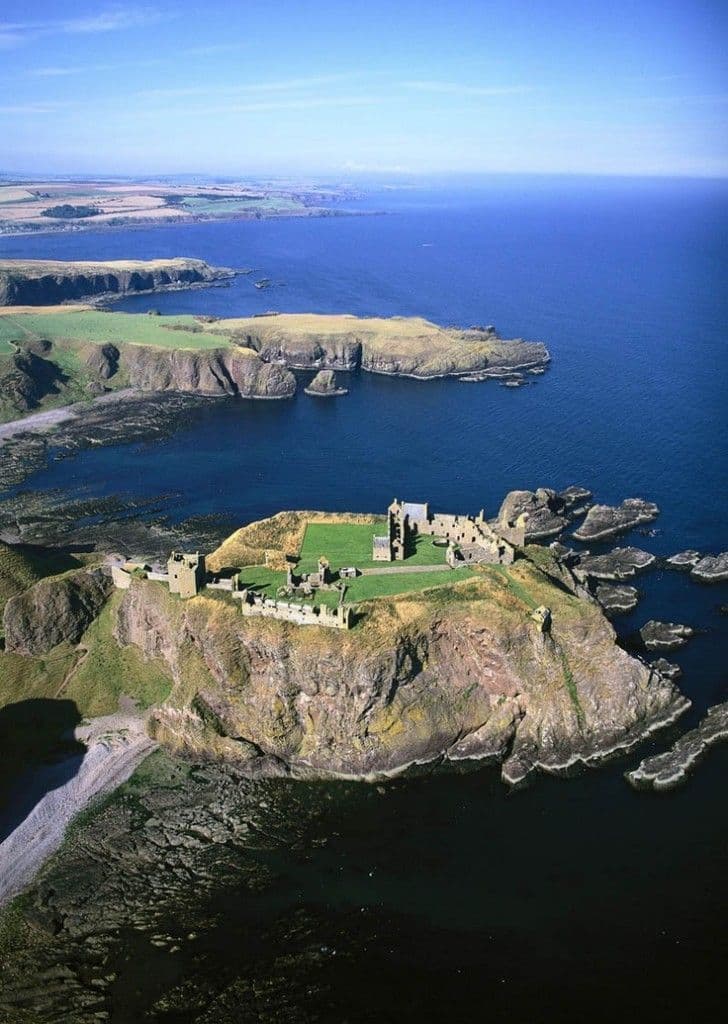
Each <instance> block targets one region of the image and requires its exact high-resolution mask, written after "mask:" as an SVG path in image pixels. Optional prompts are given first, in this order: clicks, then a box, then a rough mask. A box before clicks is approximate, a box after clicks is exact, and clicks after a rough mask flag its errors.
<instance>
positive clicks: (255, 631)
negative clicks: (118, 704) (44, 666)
mask: <svg viewBox="0 0 728 1024" xmlns="http://www.w3.org/2000/svg"><path fill="white" fill-rule="evenodd" d="M304 515H305V516H310V515H311V514H308V513H306V514H286V515H284V516H282V517H276V518H275V519H273V520H266V521H264V522H262V523H259V524H253V525H251V526H250V527H246V528H244V529H243V530H241V531H238V533H237V534H235V535H234V537H233V538H231V539H230V541H228V542H226V544H224V545H223V546H222V547H221V549H220V550H219V552H217V553H214V554H213V555H211V556H210V559H209V567H210V568H211V569H212V570H213V571H218V570H219V569H220V568H222V567H223V566H225V565H229V564H233V560H235V561H237V563H238V564H240V563H241V562H245V561H248V562H249V563H251V564H259V563H260V561H261V552H264V553H265V554H266V557H267V561H268V563H269V564H270V561H271V558H272V557H273V555H274V554H275V552H276V551H277V550H278V551H280V555H281V558H282V559H283V560H285V557H286V552H287V551H288V550H289V548H294V549H295V547H296V543H297V537H298V535H299V533H300V526H301V524H302V523H303V522H304V521H305V520H304V519H303V518H302V517H303V516H304ZM329 518H332V519H334V520H335V519H336V517H329ZM261 545H262V547H261ZM531 551H533V556H530V554H529V553H530V552H531ZM537 563H538V564H537ZM106 595H107V590H106V583H105V582H104V580H103V571H102V570H99V569H86V568H84V569H79V570H74V571H71V572H70V573H67V574H66V575H65V576H62V577H59V578H52V579H50V580H41V581H40V582H38V583H35V584H33V585H32V586H31V587H30V588H29V589H27V590H25V591H23V592H22V593H20V594H18V595H17V596H16V597H13V598H11V599H10V600H9V601H8V603H7V606H6V611H5V633H6V644H7V651H6V653H5V655H3V657H5V658H14V659H18V658H19V657H20V658H22V659H25V660H26V661H27V665H28V670H30V669H31V667H33V671H38V670H39V668H38V662H37V659H39V658H43V657H45V656H46V655H47V654H48V652H49V650H55V649H56V647H57V645H59V644H61V645H63V644H65V645H69V644H71V645H72V644H74V643H77V642H81V643H82V644H83V643H84V640H83V636H84V635H85V631H88V629H89V628H90V625H89V622H90V618H92V617H93V615H94V613H96V614H98V613H99V601H102V602H104V599H105V596H106ZM97 598H98V600H97ZM543 607H546V608H548V609H549V611H550V616H549V617H548V623H547V625H546V626H545V625H544V622H543V617H542V616H537V615H535V614H534V610H535V609H539V608H543ZM73 609H77V610H78V615H77V617H76V618H75V620H74V616H73V614H71V612H72V610H73ZM357 618H358V623H357V625H356V626H355V627H354V628H353V629H351V630H349V631H343V632H342V631H338V630H331V629H324V628H320V627H300V626H296V625H293V624H291V623H287V622H281V621H277V620H271V619H265V620H261V619H249V618H245V617H244V616H241V615H240V611H239V608H238V607H237V606H236V604H235V602H230V601H229V600H225V599H224V598H223V597H221V596H220V595H217V594H214V593H209V594H208V593H207V592H203V593H202V594H200V595H199V596H197V597H195V598H192V599H191V600H189V601H180V600H179V599H178V598H177V597H175V596H174V595H170V594H169V593H168V591H167V588H166V587H165V586H164V585H162V584H158V583H155V582H153V581H148V580H141V579H139V580H137V579H134V580H132V582H131V586H130V587H129V589H128V590H126V591H124V592H123V593H120V592H115V593H114V594H113V595H112V596H111V597H110V598H108V600H106V601H105V603H104V611H103V615H102V616H101V618H97V619H96V620H94V622H101V621H102V619H103V622H104V630H105V633H104V636H105V637H106V639H105V640H104V649H105V650H106V651H107V655H106V657H111V656H112V655H113V658H114V659H116V658H118V657H119V656H121V655H120V654H114V653H113V652H114V651H117V652H122V653H123V652H124V651H125V650H136V652H137V654H136V655H135V657H136V658H137V659H141V664H149V665H150V666H155V671H158V672H159V671H161V672H162V673H163V674H164V675H165V676H167V677H168V678H169V680H170V687H171V692H170V696H169V698H168V699H166V700H164V701H163V702H162V703H161V704H160V705H158V706H156V707H155V708H153V709H152V711H151V714H150V730H151V734H152V736H153V738H154V739H155V740H156V741H157V742H159V743H161V744H162V745H164V746H166V747H167V748H168V749H170V750H173V751H179V752H183V753H185V754H187V755H190V756H196V757H199V756H215V757H221V758H223V759H228V760H230V761H233V762H235V763H236V764H238V765H242V766H245V768H246V770H250V771H252V772H254V773H257V774H259V773H260V772H261V771H262V772H264V773H271V772H272V773H274V774H280V773H289V772H292V773H294V774H297V775H301V776H304V777H311V776H323V777H326V776H328V777H336V776H341V777H348V778H374V777H376V776H383V775H387V774H391V773H396V772H399V771H402V770H403V769H405V768H406V767H408V766H409V765H412V764H415V763H422V762H430V761H433V760H438V759H444V760H451V761H457V760H462V759H471V758H475V759H481V760H486V761H494V762H499V763H501V764H502V766H503V769H502V770H503V777H504V779H505V780H506V781H508V782H509V783H516V782H518V781H520V780H522V779H523V778H525V776H526V775H527V774H528V773H529V772H530V771H531V770H533V769H534V768H541V769H543V770H546V771H560V770H564V769H565V768H567V767H568V766H570V765H572V764H574V763H577V762H580V761H581V762H590V761H594V760H599V759H601V758H603V757H605V756H607V755H608V754H609V753H611V752H613V751H615V750H619V749H624V748H626V747H629V746H631V745H632V744H634V743H636V742H638V741H639V739H640V738H641V737H643V736H644V735H646V734H647V733H649V732H650V731H651V730H652V729H654V728H656V727H658V726H659V725H661V724H664V723H666V722H668V721H672V720H674V719H675V718H677V717H678V716H679V715H680V714H681V713H682V712H683V711H684V710H685V708H686V707H687V706H688V702H687V701H686V700H685V698H684V697H682V695H681V694H680V693H679V691H678V690H677V689H676V688H675V686H674V684H673V683H672V682H671V681H670V680H669V679H667V678H665V677H663V676H662V675H661V674H660V672H659V671H656V670H655V669H654V668H650V667H648V666H647V665H645V664H644V663H643V662H642V661H640V660H638V659H636V658H634V657H631V656H630V655H629V654H628V653H627V652H625V651H624V650H622V649H621V648H620V647H619V646H618V645H617V644H616V642H615V640H616V638H615V634H614V631H613V629H612V627H611V625H610V624H609V622H608V621H607V619H606V618H605V617H604V614H603V612H602V610H601V608H600V606H599V604H598V603H597V602H596V601H595V600H593V599H592V598H591V597H590V596H589V595H588V593H587V592H586V591H585V590H584V589H583V588H582V587H581V586H580V585H579V584H578V583H577V582H575V581H574V579H573V577H571V575H570V574H569V573H568V572H567V571H565V570H564V568H563V567H562V566H561V565H559V563H558V562H557V561H556V560H554V559H552V558H551V557H550V556H549V554H548V552H547V551H546V550H545V549H543V548H539V549H531V548H529V549H526V552H525V553H524V555H523V556H522V557H521V558H520V559H519V560H518V561H517V562H516V563H515V564H514V565H512V566H510V567H508V568H503V567H484V568H483V569H481V570H479V571H478V572H476V573H475V574H474V575H473V576H472V577H471V578H469V579H465V580H461V581H460V582H454V583H452V584H448V585H442V586H436V587H434V588H432V589H425V590H422V591H420V592H416V593H403V594H400V595H398V596H395V597H391V598H378V599H375V600H370V601H365V602H364V603H363V604H362V605H360V606H357ZM91 626H92V627H93V628H94V629H98V627H97V626H94V625H93V623H91ZM97 640H98V635H97ZM129 696H131V697H134V694H133V693H130V694H129Z"/></svg>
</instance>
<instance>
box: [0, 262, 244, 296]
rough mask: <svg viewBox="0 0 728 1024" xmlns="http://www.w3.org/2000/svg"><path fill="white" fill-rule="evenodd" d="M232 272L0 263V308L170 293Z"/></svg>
mask: <svg viewBox="0 0 728 1024" xmlns="http://www.w3.org/2000/svg"><path fill="white" fill-rule="evenodd" d="M234 276H235V271H234V270H230V269H228V268H227V267H211V266H209V264H207V263H205V262H204V260H194V259H184V258H175V259H168V260H163V259H158V260H93V261H88V260H0V306H53V305H57V304H59V303H62V302H69V301H72V302H78V301H83V300H90V299H94V300H96V301H98V300H99V299H110V298H111V299H113V298H117V299H118V298H121V297H122V296H124V295H144V294H147V293H150V292H161V291H176V290H178V289H180V288H194V287H201V286H205V285H210V284H215V283H219V282H222V281H227V280H229V279H230V278H231V277H234Z"/></svg>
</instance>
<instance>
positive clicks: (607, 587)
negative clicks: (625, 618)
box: [595, 583, 640, 616]
mask: <svg viewBox="0 0 728 1024" xmlns="http://www.w3.org/2000/svg"><path fill="white" fill-rule="evenodd" d="M639 596H640V595H639V591H638V590H637V588H636V587H630V586H628V585H627V584H624V583H623V584H614V585H612V584H608V583H603V584H601V585H600V586H598V587H597V589H596V591H595V597H596V599H597V601H598V602H599V604H600V605H601V606H602V608H603V609H604V611H605V612H606V613H607V615H609V616H613V615H624V614H626V613H627V612H631V611H632V610H633V609H634V608H636V607H637V602H638V601H639Z"/></svg>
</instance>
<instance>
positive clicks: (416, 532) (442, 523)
mask: <svg viewBox="0 0 728 1024" xmlns="http://www.w3.org/2000/svg"><path fill="white" fill-rule="evenodd" d="M505 532H506V531H502V530H501V529H500V528H499V524H498V525H497V526H496V527H495V528H494V527H493V526H491V525H490V524H489V523H488V522H487V520H486V518H485V513H484V512H483V510H482V509H481V511H480V512H479V513H478V515H477V516H467V515H451V514H448V513H441V512H438V513H433V512H431V511H430V506H429V504H427V503H426V502H425V503H423V504H419V503H416V502H408V501H398V500H397V499H396V498H395V499H394V501H393V502H392V504H391V505H390V506H389V508H388V509H387V533H386V534H383V535H375V536H374V537H373V538H372V561H374V562H401V561H404V560H405V558H406V557H407V556H408V555H409V554H411V553H412V551H413V549H414V547H415V544H416V537H417V536H426V537H434V538H436V539H437V540H440V541H441V542H442V543H443V544H445V545H447V555H446V560H447V564H448V565H449V566H450V567H451V568H453V569H455V568H458V566H462V565H474V564H478V563H480V564H491V565H493V564H495V565H511V564H512V562H513V561H514V560H515V557H516V551H515V548H516V546H517V545H522V544H523V540H524V534H525V531H524V529H523V528H520V529H519V528H517V527H516V525H515V524H514V525H513V526H510V524H509V526H508V529H507V533H508V536H507V537H506V536H505V535H504V533H505Z"/></svg>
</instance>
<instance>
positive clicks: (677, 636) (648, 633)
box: [640, 619, 695, 651]
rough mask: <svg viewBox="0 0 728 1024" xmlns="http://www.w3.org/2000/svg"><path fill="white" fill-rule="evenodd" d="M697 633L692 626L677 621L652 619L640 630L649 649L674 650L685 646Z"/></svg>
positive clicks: (643, 641)
mask: <svg viewBox="0 0 728 1024" xmlns="http://www.w3.org/2000/svg"><path fill="white" fill-rule="evenodd" d="M694 634H695V630H694V629H693V628H692V626H683V625H680V623H677V622H657V621H656V620H655V619H650V621H649V622H646V623H645V625H644V626H643V627H642V629H641V630H640V637H641V638H642V643H643V644H644V645H645V647H646V648H647V650H648V651H672V650H675V649H676V648H678V647H684V646H685V644H686V643H687V642H688V640H689V639H690V637H691V636H693V635H694Z"/></svg>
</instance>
